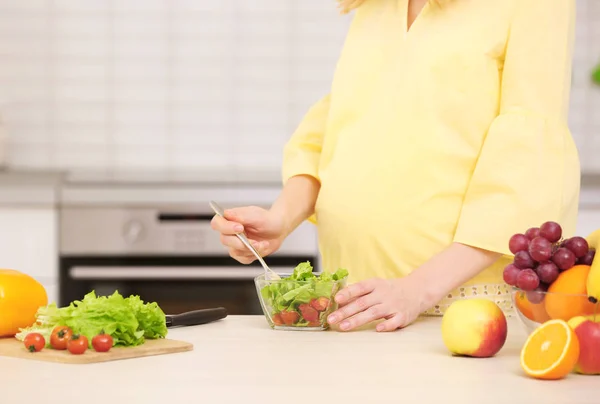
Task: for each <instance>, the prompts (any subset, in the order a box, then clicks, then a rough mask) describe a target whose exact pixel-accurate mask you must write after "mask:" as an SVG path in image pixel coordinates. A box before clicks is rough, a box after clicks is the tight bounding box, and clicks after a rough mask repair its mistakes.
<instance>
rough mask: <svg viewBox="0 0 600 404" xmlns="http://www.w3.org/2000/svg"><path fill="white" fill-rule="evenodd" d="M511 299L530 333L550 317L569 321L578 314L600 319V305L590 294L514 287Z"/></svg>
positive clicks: (520, 319)
mask: <svg viewBox="0 0 600 404" xmlns="http://www.w3.org/2000/svg"><path fill="white" fill-rule="evenodd" d="M511 299H512V302H513V306H514V308H515V313H516V316H517V318H518V319H519V322H520V323H521V324H522V325H523V327H524V329H525V331H526V332H527V333H528V334H530V333H531V332H532V331H533V330H535V329H536V328H537V327H538V326H540V324H542V323H544V322H546V321H548V320H550V319H562V320H565V321H569V320H570V319H571V318H573V317H577V316H590V317H592V316H597V317H598V318H599V319H600V305H599V304H598V303H596V304H593V303H591V302H590V301H589V300H588V296H587V295H583V294H567V293H551V292H543V291H524V290H521V289H518V288H514V289H513V292H512V293H511Z"/></svg>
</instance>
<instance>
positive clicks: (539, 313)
mask: <svg viewBox="0 0 600 404" xmlns="http://www.w3.org/2000/svg"><path fill="white" fill-rule="evenodd" d="M533 293H535V292H527V293H525V292H523V291H518V292H516V295H515V306H516V307H517V309H518V310H519V313H521V314H523V315H524V316H525V317H527V318H528V319H529V320H531V321H535V322H536V323H544V322H546V321H548V320H550V316H549V315H548V313H547V312H546V305H545V304H544V303H543V299H538V298H536V296H531V295H532V294H533ZM532 297H533V298H532ZM540 300H541V301H540Z"/></svg>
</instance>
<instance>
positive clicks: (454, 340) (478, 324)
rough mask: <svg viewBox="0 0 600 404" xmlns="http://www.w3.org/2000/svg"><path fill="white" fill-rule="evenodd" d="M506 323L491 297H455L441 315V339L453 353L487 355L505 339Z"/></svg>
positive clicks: (495, 352) (493, 352)
mask: <svg viewBox="0 0 600 404" xmlns="http://www.w3.org/2000/svg"><path fill="white" fill-rule="evenodd" d="M506 335H507V323H506V317H505V316H504V313H503V312H502V310H501V309H500V307H499V306H498V305H497V304H496V303H494V302H493V301H491V300H488V299H484V298H473V299H465V300H457V301H455V302H453V303H452V304H451V305H450V307H448V308H447V309H446V312H445V313H444V317H443V318H442V339H443V341H444V344H445V345H446V348H448V350H449V351H450V352H451V353H452V354H454V355H462V356H471V357H477V358H488V357H491V356H494V355H496V354H497V353H498V352H499V351H500V349H502V347H503V346H504V343H505V342H506Z"/></svg>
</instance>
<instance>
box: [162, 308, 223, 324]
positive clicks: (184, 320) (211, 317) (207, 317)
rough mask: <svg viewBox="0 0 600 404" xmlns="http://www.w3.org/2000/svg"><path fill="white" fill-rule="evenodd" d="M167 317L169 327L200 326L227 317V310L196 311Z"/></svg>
mask: <svg viewBox="0 0 600 404" xmlns="http://www.w3.org/2000/svg"><path fill="white" fill-rule="evenodd" d="M166 317H167V326H168V327H179V326H190V325H199V324H206V323H210V322H212V321H217V320H220V319H222V318H225V317H227V310H226V309H225V308H224V307H217V308H215V309H203V310H194V311H188V312H185V313H181V314H171V315H168V316H166Z"/></svg>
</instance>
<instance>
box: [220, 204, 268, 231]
mask: <svg viewBox="0 0 600 404" xmlns="http://www.w3.org/2000/svg"><path fill="white" fill-rule="evenodd" d="M223 213H224V216H225V219H227V220H229V221H232V222H236V223H240V224H243V225H244V226H245V227H257V226H260V225H261V224H262V223H263V222H264V220H265V210H264V209H261V208H258V207H256V206H246V207H243V208H233V209H227V210H226V211H225V212H223Z"/></svg>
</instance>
